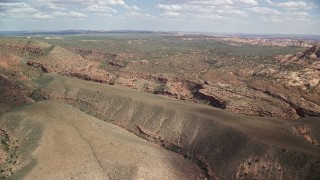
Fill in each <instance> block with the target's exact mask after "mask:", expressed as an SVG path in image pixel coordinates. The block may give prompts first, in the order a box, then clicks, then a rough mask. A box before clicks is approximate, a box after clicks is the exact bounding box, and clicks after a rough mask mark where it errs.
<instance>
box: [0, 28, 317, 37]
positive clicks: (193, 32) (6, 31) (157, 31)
mask: <svg viewBox="0 0 320 180" xmlns="http://www.w3.org/2000/svg"><path fill="white" fill-rule="evenodd" d="M65 31H69V32H76V31H79V32H81V31H87V32H90V31H91V32H101V33H104V32H106V33H107V32H156V33H190V34H205V35H207V34H225V35H230V34H234V35H236V34H238V35H287V36H288V35H289V36H320V34H299V33H288V34H286V33H258V32H255V33H249V32H209V31H182V30H130V29H114V30H92V29H91V30H90V29H64V30H0V35H1V33H28V32H30V33H36V32H40V33H44V32H65Z"/></svg>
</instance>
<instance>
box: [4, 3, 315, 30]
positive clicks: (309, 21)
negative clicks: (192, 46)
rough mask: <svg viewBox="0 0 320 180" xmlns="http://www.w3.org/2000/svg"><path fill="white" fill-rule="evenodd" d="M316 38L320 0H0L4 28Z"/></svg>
mask: <svg viewBox="0 0 320 180" xmlns="http://www.w3.org/2000/svg"><path fill="white" fill-rule="evenodd" d="M68 29H81V30H156V31H199V32H239V33H281V34H318V35H319V34H320V1H319V0H308V1H303V0H278V1H276V0H171V1H169V0H154V1H152V0H25V1H22V0H0V31H4V30H68Z"/></svg>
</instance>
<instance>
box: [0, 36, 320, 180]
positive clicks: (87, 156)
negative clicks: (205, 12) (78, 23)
mask: <svg viewBox="0 0 320 180" xmlns="http://www.w3.org/2000/svg"><path fill="white" fill-rule="evenodd" d="M171 38H172V37H171ZM176 38H177V37H173V41H170V40H171V39H165V40H164V41H170V42H167V43H168V44H169V45H170V44H174V43H177V46H176V44H175V45H174V46H173V47H174V48H178V47H180V46H179V45H180V44H179V43H180V40H179V39H178V40H177V39H176ZM179 38H180V37H179ZM182 38H184V37H182ZM108 41H109V40H106V42H108ZM153 41H154V40H150V39H146V40H139V41H136V40H133V39H130V41H129V40H126V41H125V42H126V44H127V45H126V47H125V48H126V49H128V50H127V51H121V52H116V51H115V50H113V49H112V48H111V49H110V51H109V52H105V51H103V50H101V49H100V50H99V49H96V48H95V47H96V46H94V48H93V49H82V48H81V47H77V45H78V44H77V45H74V44H71V45H70V44H67V45H66V44H64V45H63V46H64V47H62V46H60V45H58V44H59V43H57V44H50V43H47V42H42V41H37V40H26V39H17V38H1V41H0V50H1V51H0V60H1V62H0V74H1V76H0V80H1V81H0V83H1V86H0V97H1V99H0V103H1V104H0V137H1V148H0V167H1V172H0V174H1V177H3V178H11V179H17V178H18V179H21V178H24V179H43V178H44V179H72V178H75V179H88V178H89V179H119V178H120V179H265V178H266V177H267V178H269V179H318V178H319V177H320V159H319V157H320V147H319V145H320V144H319V142H320V137H319V132H318V131H317V129H319V128H320V123H319V115H320V99H319V98H320V96H319V94H320V93H319V91H320V90H319V79H320V77H319V76H320V74H319V68H317V64H318V62H320V57H319V52H320V51H319V46H314V47H312V48H310V49H305V50H303V51H300V52H294V53H292V55H286V54H283V53H282V52H281V53H279V54H278V55H277V56H275V55H248V56H246V55H241V53H242V51H246V52H248V53H249V54H250V49H249V50H243V49H241V48H242V47H238V46H237V48H240V49H232V47H231V46H229V45H225V44H220V43H221V42H218V43H217V45H216V44H214V45H216V46H218V47H216V48H215V49H212V50H210V52H209V51H206V50H203V51H201V50H199V49H197V47H198V46H197V45H196V44H197V43H200V42H201V43H203V40H201V41H200V42H198V41H195V42H192V43H190V44H188V43H186V44H185V45H186V47H188V48H189V49H182V50H181V49H180V50H177V51H174V52H171V50H164V51H163V52H162V51H161V53H166V54H161V53H160V54H159V52H157V51H154V50H153V49H150V52H142V50H141V51H139V50H140V49H138V50H137V51H135V52H133V50H132V49H130V48H132V46H134V47H140V46H143V47H144V46H145V44H148V43H150V42H152V43H153ZM156 41H159V42H161V43H164V42H163V41H162V40H156ZM182 41H184V40H182ZM65 42H68V41H65ZM70 42H73V41H70ZM81 42H82V41H81ZM115 42H118V41H115ZM159 42H157V43H159ZM205 42H206V41H205ZM86 43H87V42H86ZM161 43H160V44H161ZM193 43H194V44H193ZM215 43H216V42H215ZM79 44H80V43H79ZM106 44H108V43H106ZM80 45H81V44H80ZM89 45H90V44H89ZM102 45H103V44H101V46H102ZM118 45H119V47H123V46H124V44H123V41H122V40H121V41H120V43H119V44H118ZM201 45H203V44H201ZM114 46H116V47H117V44H114ZM108 47H109V46H108ZM173 47H172V48H173ZM201 47H202V46H201ZM204 47H205V48H207V46H204ZM141 48H142V47H141ZM219 48H220V49H219ZM226 48H230V52H225V50H226ZM246 48H248V47H247V46H246ZM250 48H253V49H255V48H256V47H250ZM259 48H262V50H266V51H267V49H268V47H259ZM142 49H144V48H142ZM190 49H192V50H190ZM215 50H216V51H217V52H218V54H216V52H211V51H215ZM287 50H288V51H289V50H290V51H291V50H292V51H295V50H294V49H287ZM117 51H118V50H117ZM237 51H239V52H237ZM268 51H271V52H276V50H275V49H269V50H268ZM151 52H152V53H151ZM182 52H184V53H182ZM148 53H150V54H148ZM170 53H172V54H170ZM176 53H180V54H176ZM219 53H220V54H219ZM236 53H238V54H236ZM255 53H256V52H255ZM146 54H148V56H150V57H153V59H145V57H144V56H145V55H146ZM160 56H161V57H160ZM159 58H160V59H159ZM258 116H262V117H258ZM292 120H294V121H292ZM48 154H50V156H48ZM79 164H85V166H79Z"/></svg>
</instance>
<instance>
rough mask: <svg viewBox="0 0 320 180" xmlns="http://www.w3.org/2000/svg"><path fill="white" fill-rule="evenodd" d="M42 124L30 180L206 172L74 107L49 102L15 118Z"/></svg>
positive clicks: (185, 176) (174, 176)
mask: <svg viewBox="0 0 320 180" xmlns="http://www.w3.org/2000/svg"><path fill="white" fill-rule="evenodd" d="M15 113H16V114H19V115H20V116H22V117H24V118H26V119H28V121H29V122H30V123H31V122H33V123H40V124H42V126H43V128H44V130H43V136H42V138H41V141H40V143H39V146H38V147H37V148H36V150H35V151H34V152H33V153H32V157H33V158H34V159H35V160H36V165H35V166H34V167H33V168H32V170H31V171H30V172H29V173H28V174H27V175H26V176H25V177H24V179H30V180H34V179H190V178H191V179H194V178H196V177H198V176H200V175H199V174H201V171H200V170H199V169H198V168H197V167H196V166H195V165H194V164H192V163H191V162H189V161H187V160H185V159H183V157H182V156H180V155H178V154H175V153H173V152H170V151H168V150H165V149H163V148H161V147H159V146H157V145H154V144H151V143H149V142H147V141H144V140H142V139H140V138H138V137H136V136H135V135H133V134H131V133H129V132H127V131H125V130H123V129H121V128H119V127H116V126H114V125H111V124H109V123H106V122H103V121H101V120H98V119H96V118H94V117H92V116H89V115H86V114H85V113H83V112H81V111H79V110H77V109H75V108H73V107H71V106H68V105H63V104H59V103H56V102H52V101H43V102H39V103H36V104H34V105H31V106H27V107H25V108H23V109H22V110H20V111H17V112H15Z"/></svg>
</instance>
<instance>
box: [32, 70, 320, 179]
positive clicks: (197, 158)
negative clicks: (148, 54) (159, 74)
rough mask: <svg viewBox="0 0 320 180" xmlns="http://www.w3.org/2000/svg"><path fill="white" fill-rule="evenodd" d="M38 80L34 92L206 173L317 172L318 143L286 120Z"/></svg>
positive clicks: (77, 83)
mask: <svg viewBox="0 0 320 180" xmlns="http://www.w3.org/2000/svg"><path fill="white" fill-rule="evenodd" d="M38 82H39V83H40V84H41V82H42V81H38ZM42 85H43V86H42V87H41V88H39V89H38V91H37V92H38V93H39V94H41V95H42V96H43V97H44V98H45V99H52V100H57V101H60V102H64V103H67V104H70V105H72V106H74V107H76V108H78V109H80V110H82V111H85V112H87V113H88V114H91V115H93V116H95V117H98V118H100V119H102V120H105V121H107V122H110V123H113V124H115V125H117V126H120V127H123V128H124V129H127V130H128V131H130V132H133V133H135V134H136V135H138V136H139V137H142V138H144V139H147V140H149V141H151V142H154V143H157V144H159V145H161V146H163V147H165V148H167V149H169V150H171V151H174V152H177V153H180V154H182V155H183V156H184V157H185V158H187V159H190V160H191V161H193V162H194V163H196V164H198V165H199V166H200V167H202V168H203V169H204V170H205V172H206V174H207V176H208V177H212V178H214V177H216V178H223V179H230V178H246V177H247V178H249V179H250V178H259V177H272V179H282V178H285V179H286V178H289V179H290V178H292V179H300V178H303V177H307V176H311V175H312V176H314V177H319V175H320V174H319V172H318V171H317V169H318V168H319V158H318V157H319V155H320V150H319V147H317V146H315V145H313V144H311V143H310V142H307V141H305V140H304V138H302V137H301V136H299V135H295V131H294V129H293V128H292V127H291V126H290V125H288V122H287V121H283V120H280V119H271V118H255V117H248V116H242V115H235V114H230V113H227V112H225V111H222V110H218V109H214V108H210V107H208V106H204V105H195V104H193V103H188V102H183V101H177V100H173V99H169V98H165V97H161V96H155V95H150V94H144V93H139V92H136V91H133V90H129V89H126V88H122V87H118V86H112V87H110V86H103V85H99V84H95V83H91V82H85V81H80V80H75V79H68V78H63V77H59V76H54V77H52V78H51V80H50V81H48V82H46V83H45V84H42ZM314 120H316V119H314ZM293 123H294V122H293Z"/></svg>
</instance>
